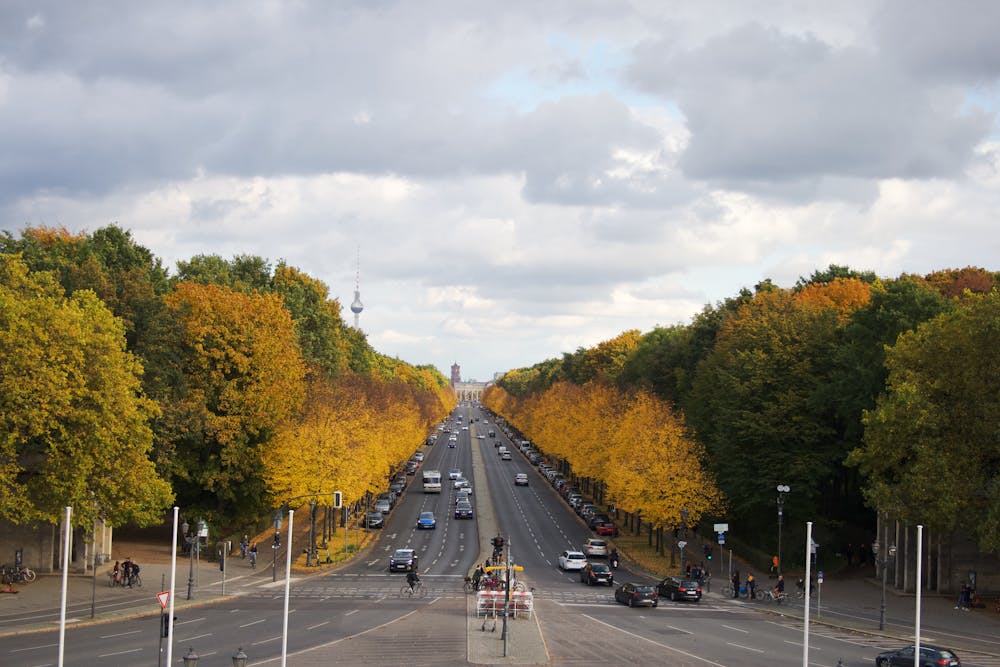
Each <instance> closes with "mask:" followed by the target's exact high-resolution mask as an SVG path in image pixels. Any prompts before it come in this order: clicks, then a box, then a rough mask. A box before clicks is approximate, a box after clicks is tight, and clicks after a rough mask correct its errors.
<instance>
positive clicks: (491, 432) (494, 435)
mask: <svg viewBox="0 0 1000 667" xmlns="http://www.w3.org/2000/svg"><path fill="white" fill-rule="evenodd" d="M488 435H489V436H490V437H491V438H495V437H497V432H496V431H494V430H493V429H490V432H489V434H488Z"/></svg>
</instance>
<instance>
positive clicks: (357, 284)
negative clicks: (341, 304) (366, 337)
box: [351, 245, 365, 329]
mask: <svg viewBox="0 0 1000 667" xmlns="http://www.w3.org/2000/svg"><path fill="white" fill-rule="evenodd" d="M364 309H365V306H364V304H363V303H361V246H360V245H359V246H358V268H357V273H355V275H354V302H353V303H352V304H351V312H352V313H354V328H355V329H360V328H361V326H360V325H359V324H358V319H359V317H360V316H361V311H362V310H364Z"/></svg>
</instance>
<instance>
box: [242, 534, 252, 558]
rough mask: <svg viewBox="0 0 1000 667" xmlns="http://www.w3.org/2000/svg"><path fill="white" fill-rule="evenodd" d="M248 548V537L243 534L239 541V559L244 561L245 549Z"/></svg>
mask: <svg viewBox="0 0 1000 667" xmlns="http://www.w3.org/2000/svg"><path fill="white" fill-rule="evenodd" d="M249 548H250V536H249V535H247V534H246V533H243V537H242V538H241V539H240V558H242V559H244V560H245V559H246V557H247V549H249Z"/></svg>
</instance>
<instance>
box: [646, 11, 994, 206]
mask: <svg viewBox="0 0 1000 667" xmlns="http://www.w3.org/2000/svg"><path fill="white" fill-rule="evenodd" d="M630 75H631V78H632V80H633V81H635V82H636V84H637V85H639V86H641V87H642V89H644V90H647V91H649V92H653V93H656V94H659V95H663V96H665V97H667V96H676V99H677V101H678V105H679V107H680V109H681V111H682V112H683V113H684V115H685V117H686V119H687V124H688V128H689V130H690V133H691V136H690V140H689V143H688V145H687V147H686V149H685V151H684V153H683V155H682V157H681V160H680V165H681V167H682V168H683V170H684V173H685V174H686V175H688V176H690V177H692V178H698V179H705V180H708V181H715V182H724V183H727V184H730V185H736V186H737V187H739V188H740V189H746V190H751V191H755V192H756V191H757V189H758V188H759V186H760V184H762V183H764V184H766V183H773V182H778V183H781V182H796V181H803V180H806V181H808V180H810V179H816V178H824V177H828V176H835V177H839V178H855V177H860V178H892V177H899V178H933V177H942V176H955V175H959V174H960V173H961V172H962V170H963V169H964V168H965V167H966V166H967V165H968V163H969V161H970V160H971V159H972V157H973V149H974V147H975V146H976V144H977V143H978V142H980V141H981V140H982V139H983V138H984V137H985V136H986V133H987V132H988V130H989V126H990V119H989V118H988V117H987V116H986V115H984V114H975V113H963V112H962V103H963V101H964V100H963V97H962V95H961V93H960V91H958V90H957V89H948V88H941V87H932V86H928V85H927V84H925V83H922V82H920V81H918V80H916V79H914V78H912V77H911V76H910V75H909V74H908V73H906V72H902V71H900V70H898V69H896V68H893V67H891V66H889V63H888V62H887V61H886V60H885V59H883V58H880V57H879V55H878V54H877V53H873V52H870V51H865V50H862V49H860V48H834V47H831V46H829V45H826V44H824V43H822V42H820V41H819V40H818V39H817V38H815V37H812V36H804V37H803V36H796V35H791V34H787V33H783V32H781V31H779V30H777V29H773V28H767V27H763V26H760V25H757V24H749V25H745V26H743V27H741V28H738V29H736V30H733V31H732V32H730V33H727V34H725V35H721V36H717V37H715V38H713V39H710V40H708V41H706V42H705V43H704V44H703V45H702V46H700V47H699V48H696V49H693V50H688V51H680V52H677V51H673V50H672V49H671V48H670V47H669V45H664V44H662V43H646V44H644V45H642V46H641V47H639V48H637V49H636V52H635V61H634V63H633V65H632V67H631V70H630Z"/></svg>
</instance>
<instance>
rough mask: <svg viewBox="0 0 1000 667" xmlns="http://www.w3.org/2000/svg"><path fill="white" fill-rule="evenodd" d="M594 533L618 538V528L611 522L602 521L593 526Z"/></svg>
mask: <svg viewBox="0 0 1000 667" xmlns="http://www.w3.org/2000/svg"><path fill="white" fill-rule="evenodd" d="M594 532H595V533H597V534H598V535H603V536H604V537H618V526H616V525H615V524H614V523H613V522H611V521H602V522H601V523H599V524H596V525H595V526H594Z"/></svg>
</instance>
